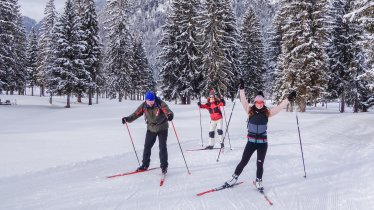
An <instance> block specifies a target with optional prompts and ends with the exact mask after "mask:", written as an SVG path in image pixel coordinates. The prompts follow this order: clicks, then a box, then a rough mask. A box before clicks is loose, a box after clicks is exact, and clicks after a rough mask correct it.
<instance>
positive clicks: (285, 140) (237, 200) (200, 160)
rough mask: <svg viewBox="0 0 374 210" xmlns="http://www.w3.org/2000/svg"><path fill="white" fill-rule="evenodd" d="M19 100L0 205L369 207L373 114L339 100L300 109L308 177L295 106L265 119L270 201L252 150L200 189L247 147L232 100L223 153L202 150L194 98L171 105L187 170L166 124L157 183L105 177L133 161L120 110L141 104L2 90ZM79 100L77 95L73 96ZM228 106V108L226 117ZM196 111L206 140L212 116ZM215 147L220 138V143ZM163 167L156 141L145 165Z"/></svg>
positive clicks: (373, 183)
mask: <svg viewBox="0 0 374 210" xmlns="http://www.w3.org/2000/svg"><path fill="white" fill-rule="evenodd" d="M0 98H1V99H2V100H4V101H5V100H6V99H9V100H12V101H14V100H15V99H16V100H17V105H11V106H0V209H1V210H16V209H17V210H18V209H22V210H39V209H46V210H62V209H64V210H65V209H67V210H72V209H74V210H75V209H76V210H95V209H97V210H128V209H160V210H165V209H173V210H175V209H196V210H201V209H213V210H216V209H230V210H231V209H273V210H274V209H284V210H293V209H296V210H303V209H315V210H324V209H326V210H334V209H336V210H344V209H352V210H354V209H362V210H366V209H373V208H374V167H373V162H374V161H373V160H374V111H373V109H371V110H370V112H368V113H352V111H351V110H347V112H346V113H343V114H341V113H339V112H338V108H337V106H338V104H328V108H327V109H326V108H325V107H321V106H318V107H309V108H308V110H307V112H306V113H298V117H299V123H300V130H301V139H302V143H303V149H304V157H305V165H306V172H307V178H304V177H303V176H304V170H303V164H302V158H301V151H300V144H299V138H298V132H297V124H296V118H295V113H288V112H285V111H284V110H283V111H282V112H281V113H279V114H278V115H277V116H275V117H273V118H270V121H269V129H268V133H269V134H268V136H269V149H268V153H267V156H266V160H265V166H264V177H263V180H264V186H265V193H266V194H267V196H268V197H269V199H270V200H271V201H272V202H273V203H274V205H273V206H270V205H269V204H268V203H267V202H266V201H265V199H264V197H263V196H262V195H261V194H260V193H259V192H257V190H256V189H255V188H254V187H253V185H252V180H253V179H254V178H255V168H256V167H255V164H256V163H255V159H256V154H254V155H253V156H252V158H251V160H250V162H249V163H248V165H247V166H246V168H245V169H244V171H243V173H242V174H241V176H240V177H239V181H244V184H241V185H239V186H236V187H234V188H230V189H225V190H222V191H218V192H214V193H209V194H205V195H204V196H201V197H198V196H197V195H196V194H197V193H199V192H202V191H205V190H209V189H211V188H214V187H218V186H220V185H222V184H223V183H224V182H225V181H227V180H228V179H229V178H230V177H231V175H232V174H233V172H234V170H235V167H236V165H237V164H238V163H239V161H240V159H241V155H242V152H243V149H244V146H245V144H246V139H245V136H246V114H245V113H244V110H243V108H242V106H241V104H240V102H239V101H237V102H236V105H235V108H234V112H233V116H232V120H231V124H230V127H229V137H230V142H231V146H232V150H229V139H228V138H226V140H225V145H226V151H225V153H224V154H223V155H221V157H220V161H219V162H216V159H217V155H218V150H211V151H193V152H191V151H186V150H187V149H193V148H201V137H200V120H199V119H200V118H199V116H200V115H199V111H198V108H197V106H196V103H193V104H192V105H175V104H174V103H168V104H169V106H170V108H171V109H172V110H173V111H174V113H175V118H174V121H173V122H174V125H175V128H176V130H177V132H178V136H179V139H180V143H181V146H182V149H183V152H184V156H185V158H186V160H187V164H188V167H189V170H190V171H191V175H188V173H187V169H186V166H185V163H184V160H183V157H182V154H181V151H180V148H179V145H178V142H177V139H176V137H175V134H174V131H173V129H172V126H171V125H170V128H169V137H168V152H169V170H168V174H167V177H166V181H165V183H164V186H162V187H160V186H159V182H160V176H161V170H159V169H157V170H153V171H148V172H145V173H140V174H135V175H129V176H124V177H118V178H113V179H107V178H106V176H110V175H114V174H117V173H123V172H128V171H132V170H134V169H136V168H137V167H138V162H137V159H136V156H135V153H134V150H133V147H132V144H131V141H130V139H129V135H128V133H127V130H126V127H125V126H124V125H122V124H121V117H123V116H126V115H129V114H130V113H132V112H133V111H134V110H135V108H136V107H137V106H138V105H139V104H140V103H141V101H124V102H122V103H119V102H118V101H117V100H105V99H101V100H100V104H98V105H96V104H95V105H93V106H88V105H87V101H83V103H82V104H78V103H73V104H72V108H70V109H66V108H64V107H63V106H64V105H65V98H63V97H61V98H54V105H49V104H48V97H38V96H7V95H0ZM73 101H75V99H73ZM232 106H233V103H232V102H228V103H227V106H226V108H225V111H226V117H227V119H228V118H229V116H230V113H231V110H232ZM201 111H202V124H203V139H204V146H206V144H207V141H208V138H207V136H208V128H209V114H208V111H207V110H201ZM129 127H130V131H131V134H132V137H133V140H134V144H135V147H136V150H137V154H138V156H139V159H140V160H141V157H142V153H143V144H144V137H145V131H146V125H145V123H144V118H143V117H141V118H139V119H138V120H137V121H135V122H133V123H131V124H129ZM216 146H218V144H217V143H216ZM157 166H159V157H158V142H156V144H155V146H154V147H153V149H152V157H151V167H157Z"/></svg>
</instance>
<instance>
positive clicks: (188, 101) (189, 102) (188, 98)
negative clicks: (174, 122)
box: [187, 96, 191, 104]
mask: <svg viewBox="0 0 374 210" xmlns="http://www.w3.org/2000/svg"><path fill="white" fill-rule="evenodd" d="M187 104H191V97H190V96H188V97H187Z"/></svg>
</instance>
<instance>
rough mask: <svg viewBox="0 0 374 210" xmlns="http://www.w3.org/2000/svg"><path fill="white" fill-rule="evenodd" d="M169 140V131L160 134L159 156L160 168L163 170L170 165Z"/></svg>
mask: <svg viewBox="0 0 374 210" xmlns="http://www.w3.org/2000/svg"><path fill="white" fill-rule="evenodd" d="M167 138H168V130H163V131H160V132H158V146H159V149H160V153H159V155H160V162H161V165H160V167H161V168H162V169H164V168H167V167H168V165H169V164H168V149H167V146H166V141H167Z"/></svg>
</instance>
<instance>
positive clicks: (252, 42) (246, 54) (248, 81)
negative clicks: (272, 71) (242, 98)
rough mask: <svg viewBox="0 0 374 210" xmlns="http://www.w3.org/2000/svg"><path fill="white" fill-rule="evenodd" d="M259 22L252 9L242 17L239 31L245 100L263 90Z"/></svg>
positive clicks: (262, 46) (262, 60)
mask: <svg viewBox="0 0 374 210" xmlns="http://www.w3.org/2000/svg"><path fill="white" fill-rule="evenodd" d="M260 30H261V28H260V22H259V20H258V19H257V17H256V14H255V13H254V10H253V8H252V7H249V8H248V11H247V13H246V14H245V16H244V20H243V26H242V29H241V34H240V35H241V42H240V45H241V57H240V61H241V69H242V78H243V79H244V86H245V90H246V93H247V98H253V97H254V96H255V94H257V91H259V90H264V83H265V81H264V80H265V73H266V69H265V58H264V45H263V43H262V40H263V37H262V34H261V31H260Z"/></svg>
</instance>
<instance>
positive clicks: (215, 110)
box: [197, 90, 225, 149]
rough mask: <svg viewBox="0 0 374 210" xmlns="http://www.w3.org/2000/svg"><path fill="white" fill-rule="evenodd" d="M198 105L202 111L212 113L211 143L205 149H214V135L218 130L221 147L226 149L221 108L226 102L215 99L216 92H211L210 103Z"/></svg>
mask: <svg viewBox="0 0 374 210" xmlns="http://www.w3.org/2000/svg"><path fill="white" fill-rule="evenodd" d="M197 105H198V106H199V107H200V108H202V109H207V110H209V113H210V119H211V120H210V129H209V143H208V146H207V147H205V149H213V147H214V141H215V139H214V134H215V130H216V128H217V133H218V136H219V139H220V143H221V147H224V145H223V142H222V140H223V136H222V134H223V130H222V125H223V120H222V112H221V108H220V107H221V106H225V100H224V99H218V98H216V97H215V94H214V91H213V90H212V91H210V93H209V98H208V102H207V103H206V104H201V103H200V102H198V103H197Z"/></svg>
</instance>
